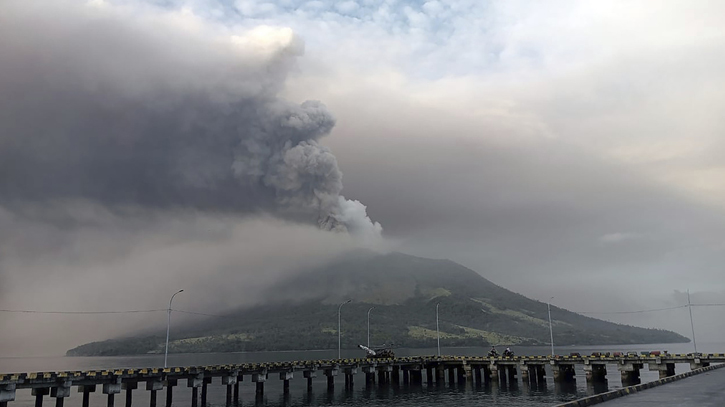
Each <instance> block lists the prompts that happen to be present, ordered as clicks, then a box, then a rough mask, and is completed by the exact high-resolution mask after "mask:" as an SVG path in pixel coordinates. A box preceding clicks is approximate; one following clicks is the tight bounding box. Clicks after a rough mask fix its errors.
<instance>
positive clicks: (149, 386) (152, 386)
mask: <svg viewBox="0 0 725 407" xmlns="http://www.w3.org/2000/svg"><path fill="white" fill-rule="evenodd" d="M163 389H164V382H162V381H161V379H159V380H151V381H148V382H146V390H148V391H150V392H151V397H150V399H149V407H156V392H157V391H159V390H163Z"/></svg>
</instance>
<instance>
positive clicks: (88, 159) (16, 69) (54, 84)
mask: <svg viewBox="0 0 725 407" xmlns="http://www.w3.org/2000/svg"><path fill="white" fill-rule="evenodd" d="M3 9H4V10H3V13H0V55H2V56H3V57H2V60H3V63H2V70H0V205H2V206H5V207H8V208H20V207H23V206H24V205H25V204H26V203H28V202H52V201H59V200H60V201H62V200H77V199H81V200H89V201H92V202H98V203H100V204H103V205H108V206H116V205H120V206H124V205H126V206H127V205H139V206H141V207H148V208H152V209H159V208H161V209H163V208H177V207H193V208H197V209H199V210H203V211H206V210H210V211H225V212H234V213H242V214H251V213H259V212H269V213H272V214H274V215H275V216H279V217H282V218H286V219H294V220H299V221H304V222H308V223H315V222H316V223H317V224H319V225H320V226H321V227H322V228H323V229H327V230H337V231H349V232H351V233H352V234H354V235H359V236H363V237H366V238H369V237H377V236H379V235H380V233H381V227H380V225H379V224H378V223H374V222H372V221H371V220H370V218H369V217H368V216H367V214H366V210H365V206H364V205H362V204H361V203H360V202H358V201H350V200H347V199H345V198H344V197H343V196H342V195H341V191H342V173H341V172H340V169H339V168H338V165H337V160H336V159H335V156H334V155H333V154H332V152H331V151H330V150H329V149H327V148H326V147H324V146H321V145H320V144H319V143H318V140H319V139H320V138H321V137H323V136H325V135H327V134H329V133H330V131H331V129H332V128H333V126H334V125H335V119H334V117H333V116H332V114H331V113H330V112H329V111H328V109H327V108H326V107H325V105H324V104H322V103H320V102H318V101H305V102H303V103H293V102H290V101H287V100H284V99H283V98H281V97H280V96H279V95H280V92H281V91H283V89H284V83H285V81H286V79H287V75H288V73H289V72H290V69H292V68H293V67H294V64H295V60H296V58H298V57H299V56H300V55H302V53H303V51H304V44H303V43H302V41H301V40H300V39H299V38H298V37H296V36H295V35H294V34H293V33H292V31H291V30H289V29H279V28H272V27H259V28H257V29H254V30H252V31H249V32H244V33H238V32H233V31H231V30H228V29H225V28H219V27H216V26H211V25H209V24H207V23H205V22H204V21H203V20H200V19H199V18H197V17H195V16H193V15H191V14H189V13H186V12H183V11H178V12H177V11H168V10H161V9H157V8H153V7H150V6H143V5H138V4H137V5H134V6H129V5H124V6H121V5H111V4H108V3H105V2H103V1H94V2H80V1H58V2H51V3H48V2H41V1H34V0H31V1H27V0H22V1H21V0H11V1H8V2H5V3H4V4H3Z"/></svg>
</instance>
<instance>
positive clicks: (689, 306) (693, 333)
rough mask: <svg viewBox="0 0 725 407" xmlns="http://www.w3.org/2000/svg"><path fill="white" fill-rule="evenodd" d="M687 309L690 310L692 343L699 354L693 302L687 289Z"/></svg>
mask: <svg viewBox="0 0 725 407" xmlns="http://www.w3.org/2000/svg"><path fill="white" fill-rule="evenodd" d="M687 309H688V310H689V311H690V328H692V344H693V345H694V346H695V356H697V341H696V340H695V324H694V323H693V322H692V303H691V302H690V290H689V289H688V290H687Z"/></svg>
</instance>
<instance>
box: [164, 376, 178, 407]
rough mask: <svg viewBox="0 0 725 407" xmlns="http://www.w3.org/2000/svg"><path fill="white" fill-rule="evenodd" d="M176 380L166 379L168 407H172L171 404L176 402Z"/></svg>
mask: <svg viewBox="0 0 725 407" xmlns="http://www.w3.org/2000/svg"><path fill="white" fill-rule="evenodd" d="M178 383H179V382H178V380H176V379H166V381H165V384H166V407H171V403H172V402H173V400H174V386H176V385H178Z"/></svg>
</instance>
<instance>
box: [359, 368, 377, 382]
mask: <svg viewBox="0 0 725 407" xmlns="http://www.w3.org/2000/svg"><path fill="white" fill-rule="evenodd" d="M362 371H363V373H365V385H366V386H370V385H373V384H375V365H373V366H363V367H362Z"/></svg>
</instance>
